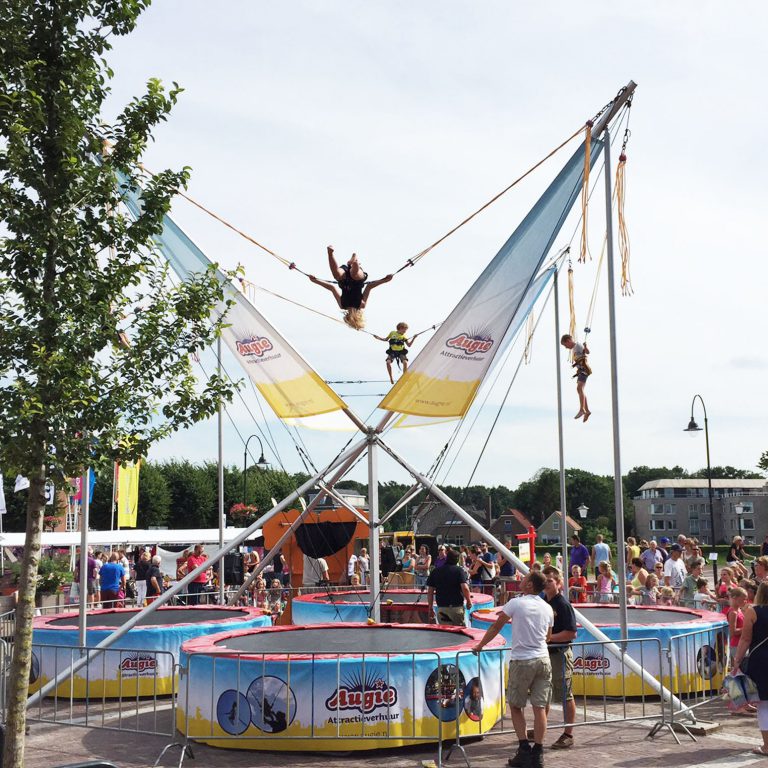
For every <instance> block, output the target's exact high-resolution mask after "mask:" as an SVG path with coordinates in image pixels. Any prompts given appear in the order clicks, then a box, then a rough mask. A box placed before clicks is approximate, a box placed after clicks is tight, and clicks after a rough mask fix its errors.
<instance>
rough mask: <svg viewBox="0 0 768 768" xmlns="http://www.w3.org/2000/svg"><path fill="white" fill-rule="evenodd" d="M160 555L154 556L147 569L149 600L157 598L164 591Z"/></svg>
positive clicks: (149, 601)
mask: <svg viewBox="0 0 768 768" xmlns="http://www.w3.org/2000/svg"><path fill="white" fill-rule="evenodd" d="M160 562H161V561H160V555H155V556H154V557H153V558H152V564H151V565H150V566H149V570H148V571H147V602H148V603H151V602H152V601H153V600H156V599H157V598H158V597H160V595H161V594H162V592H163V573H162V571H161V570H160Z"/></svg>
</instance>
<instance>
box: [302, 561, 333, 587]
mask: <svg viewBox="0 0 768 768" xmlns="http://www.w3.org/2000/svg"><path fill="white" fill-rule="evenodd" d="M328 583H329V575H328V563H327V562H326V561H325V558H324V557H310V556H309V555H304V579H303V585H304V586H305V587H317V586H325V585H327V584H328Z"/></svg>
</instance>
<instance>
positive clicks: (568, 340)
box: [560, 333, 592, 421]
mask: <svg viewBox="0 0 768 768" xmlns="http://www.w3.org/2000/svg"><path fill="white" fill-rule="evenodd" d="M560 343H561V344H562V345H563V346H564V347H565V348H566V349H572V350H573V367H574V368H575V369H576V373H575V374H574V378H575V379H576V393H577V394H578V396H579V412H578V413H577V414H576V415H575V416H574V417H573V418H574V419H581V418H583V419H584V421H586V420H587V419H588V418H589V417H590V416H591V415H592V411H590V410H589V406H588V405H587V395H586V393H585V392H584V387H585V386H586V384H587V379H588V378H589V377H590V375H591V374H592V369H591V368H590V367H589V363H588V362H587V355H588V354H589V347H587V344H586V342H584V344H580V343H579V342H577V341H574V340H573V336H571V335H569V334H567V333H566V334H565V336H563V338H562V339H560Z"/></svg>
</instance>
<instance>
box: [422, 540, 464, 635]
mask: <svg viewBox="0 0 768 768" xmlns="http://www.w3.org/2000/svg"><path fill="white" fill-rule="evenodd" d="M458 562H459V553H458V552H457V551H456V550H455V549H449V550H448V551H447V552H446V554H445V565H441V566H440V567H439V568H435V569H434V570H433V571H432V573H430V574H429V576H428V577H427V588H428V589H427V602H428V604H429V615H430V617H431V616H433V615H434V611H433V608H434V604H435V593H437V623H438V624H452V625H453V626H457V627H463V626H465V616H466V614H465V612H464V604H465V601H466V606H467V610H468V611H469V610H470V609H471V608H472V596H471V595H470V593H469V587H468V586H467V574H466V573H465V572H464V569H463V568H459V566H458Z"/></svg>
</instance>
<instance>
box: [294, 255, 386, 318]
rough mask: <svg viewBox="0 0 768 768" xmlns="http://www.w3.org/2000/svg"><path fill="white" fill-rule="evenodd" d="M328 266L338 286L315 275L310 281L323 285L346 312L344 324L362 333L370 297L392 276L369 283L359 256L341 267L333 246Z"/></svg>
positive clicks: (354, 256) (353, 257) (310, 277)
mask: <svg viewBox="0 0 768 768" xmlns="http://www.w3.org/2000/svg"><path fill="white" fill-rule="evenodd" d="M328 266H329V267H330V268H331V274H332V275H333V279H334V280H335V281H336V284H335V285H334V284H333V283H330V282H328V281H326V280H320V279H318V278H317V277H315V276H314V275H309V279H310V280H311V281H312V282H313V283H315V284H316V285H321V286H322V287H323V288H325V289H326V290H328V291H330V292H331V293H332V294H333V295H334V298H335V299H336V303H337V304H338V305H339V307H340V308H341V309H343V310H344V322H345V323H346V324H347V325H348V326H350V328H354V329H355V330H356V331H361V330H362V329H363V328H364V327H365V318H364V317H363V310H364V309H365V305H366V303H367V301H368V296H369V295H370V293H371V291H372V290H373V289H374V288H376V286H378V285H381V284H382V283H388V282H389V281H390V280H391V279H392V277H393V276H392V275H387V276H386V277H382V278H381V280H372V281H371V282H368V273H367V272H363V267H362V265H361V264H360V262H359V261H358V259H357V254H356V253H353V254H352V258H351V259H350V260H349V261H348V262H347V263H346V264H342V265H341V266H339V265H338V264H337V263H336V258H335V257H334V255H333V246H332V245H329V246H328Z"/></svg>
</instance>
